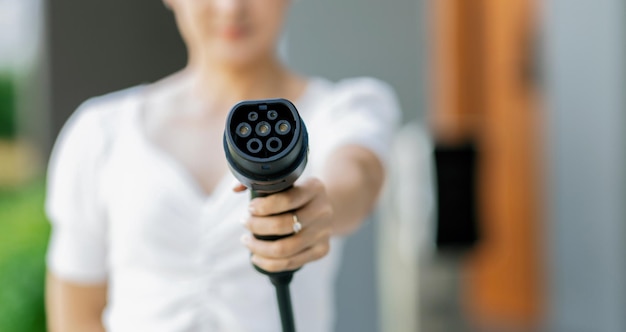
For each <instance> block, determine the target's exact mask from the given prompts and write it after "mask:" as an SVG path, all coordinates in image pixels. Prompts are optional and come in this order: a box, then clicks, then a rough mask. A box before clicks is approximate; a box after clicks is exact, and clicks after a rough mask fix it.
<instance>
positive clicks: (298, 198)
mask: <svg viewBox="0 0 626 332" xmlns="http://www.w3.org/2000/svg"><path fill="white" fill-rule="evenodd" d="M323 191H324V185H323V184H322V182H321V181H320V180H319V179H317V178H310V179H307V180H305V181H304V182H302V183H301V184H298V185H296V186H294V187H293V188H291V189H289V190H286V191H283V192H279V193H276V194H272V195H270V196H267V197H257V198H255V199H253V200H252V201H250V206H249V209H250V214H251V215H253V216H258V217H264V216H271V215H275V214H280V213H284V212H287V211H292V210H296V209H298V208H299V207H301V206H303V205H305V204H307V203H308V202H309V201H311V200H312V199H313V198H314V197H315V196H316V195H318V194H320V193H321V192H323Z"/></svg>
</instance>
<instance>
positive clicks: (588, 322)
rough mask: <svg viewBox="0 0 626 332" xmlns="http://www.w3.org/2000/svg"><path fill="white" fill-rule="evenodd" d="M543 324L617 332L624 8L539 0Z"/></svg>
mask: <svg viewBox="0 0 626 332" xmlns="http://www.w3.org/2000/svg"><path fill="white" fill-rule="evenodd" d="M545 9H546V11H545V16H544V20H543V25H544V27H545V33H546V34H545V44H544V47H545V51H546V52H545V53H544V56H545V68H546V79H547V80H546V87H547V92H548V112H547V113H548V126H547V130H548V132H547V134H548V135H547V137H548V141H549V146H548V151H549V155H548V156H549V165H548V169H549V179H550V180H549V186H550V190H551V192H550V194H549V196H548V210H549V213H550V215H549V216H550V218H549V221H550V222H549V224H548V236H547V239H546V240H547V248H548V250H549V253H550V256H549V260H548V261H547V267H548V271H549V272H550V275H549V285H548V287H549V289H548V290H549V292H548V295H549V311H550V312H549V322H548V323H549V327H548V331H554V332H578V331H581V332H586V331H593V332H623V331H626V258H625V255H626V210H625V206H626V102H625V97H624V96H625V95H626V94H625V91H626V57H625V55H626V54H625V52H624V51H625V48H626V40H625V39H624V33H625V31H626V19H625V14H626V6H625V3H624V1H623V0H549V1H547V2H546V7H545Z"/></svg>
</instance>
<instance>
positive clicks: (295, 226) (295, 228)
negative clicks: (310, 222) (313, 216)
mask: <svg viewBox="0 0 626 332" xmlns="http://www.w3.org/2000/svg"><path fill="white" fill-rule="evenodd" d="M291 217H292V219H293V232H294V233H295V234H298V232H300V231H301V230H302V224H301V223H300V220H299V219H298V216H297V215H296V214H295V213H292V214H291Z"/></svg>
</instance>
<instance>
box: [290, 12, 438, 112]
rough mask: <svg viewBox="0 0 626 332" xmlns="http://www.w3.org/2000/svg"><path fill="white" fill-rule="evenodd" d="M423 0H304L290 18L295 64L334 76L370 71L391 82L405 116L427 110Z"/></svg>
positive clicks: (361, 74)
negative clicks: (424, 89) (425, 103)
mask: <svg viewBox="0 0 626 332" xmlns="http://www.w3.org/2000/svg"><path fill="white" fill-rule="evenodd" d="M423 2H424V1H423V0H388V1H380V0H341V1H332V0H300V1H294V5H293V7H292V13H291V16H290V20H289V22H288V28H287V31H288V35H287V40H288V47H287V55H288V60H289V63H290V64H291V65H292V66H293V67H294V68H296V69H297V70H300V71H301V72H303V73H306V74H311V75H316V76H322V77H326V78H329V79H332V80H338V79H341V78H346V77H352V76H363V75H369V76H374V77H377V78H380V79H382V80H384V81H386V82H387V83H389V84H391V85H392V86H393V87H394V88H395V90H396V92H397V94H398V97H399V98H400V103H401V105H402V109H403V111H404V114H405V117H406V118H408V119H414V118H419V117H421V116H422V114H423V113H424V93H423V85H424V84H423V81H424V78H425V75H424V73H425V70H424V66H423V65H422V64H423V62H424V56H423V55H424V54H423V53H424V52H423V41H424V39H425V38H424V36H425V28H426V25H427V22H426V21H425V20H423V19H422V18H421V17H420V15H421V14H420V13H422V7H423V6H424V5H423Z"/></svg>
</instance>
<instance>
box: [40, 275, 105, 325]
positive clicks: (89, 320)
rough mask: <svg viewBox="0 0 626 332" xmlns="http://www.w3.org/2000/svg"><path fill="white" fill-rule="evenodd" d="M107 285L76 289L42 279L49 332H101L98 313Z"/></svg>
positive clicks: (53, 279)
mask: <svg viewBox="0 0 626 332" xmlns="http://www.w3.org/2000/svg"><path fill="white" fill-rule="evenodd" d="M106 294H107V285H106V284H101V285H89V286H85V285H79V284H76V283H72V282H68V281H65V280H62V279H60V278H59V277H57V276H55V275H54V274H52V273H50V272H48V273H47V275H46V314H47V317H48V331H50V332H104V327H103V325H102V311H103V310H104V307H105V306H106Z"/></svg>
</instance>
